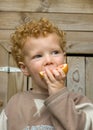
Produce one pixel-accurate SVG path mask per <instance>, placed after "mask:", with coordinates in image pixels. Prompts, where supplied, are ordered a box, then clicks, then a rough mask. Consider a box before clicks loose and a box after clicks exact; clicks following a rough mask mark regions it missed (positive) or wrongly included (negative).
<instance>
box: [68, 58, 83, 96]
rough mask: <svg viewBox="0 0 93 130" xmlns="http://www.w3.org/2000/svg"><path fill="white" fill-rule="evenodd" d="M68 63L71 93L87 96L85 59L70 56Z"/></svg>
mask: <svg viewBox="0 0 93 130" xmlns="http://www.w3.org/2000/svg"><path fill="white" fill-rule="evenodd" d="M67 63H68V65H69V71H68V74H67V87H68V88H69V90H70V91H74V92H79V93H81V94H85V58H84V57H74V56H73V57H71V56H68V57H67Z"/></svg>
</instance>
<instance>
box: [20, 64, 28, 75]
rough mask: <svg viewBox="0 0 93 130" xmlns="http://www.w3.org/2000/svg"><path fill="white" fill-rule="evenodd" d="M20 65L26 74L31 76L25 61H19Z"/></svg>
mask: <svg viewBox="0 0 93 130" xmlns="http://www.w3.org/2000/svg"><path fill="white" fill-rule="evenodd" d="M19 67H20V69H21V71H22V72H23V74H24V75H25V76H29V72H28V68H27V67H26V65H25V64H24V63H23V62H19Z"/></svg>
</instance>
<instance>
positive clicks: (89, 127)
mask: <svg viewBox="0 0 93 130" xmlns="http://www.w3.org/2000/svg"><path fill="white" fill-rule="evenodd" d="M0 130H93V104H92V103H91V102H90V101H89V100H88V99H87V97H85V96H83V95H79V94H77V93H73V92H69V91H68V90H67V88H64V89H62V90H61V91H60V92H58V93H56V94H54V95H52V96H50V97H48V95H41V94H34V93H32V92H31V91H29V92H23V93H18V94H16V95H15V96H13V97H12V98H11V100H10V101H9V103H8V104H7V107H6V108H5V110H4V111H2V113H1V116H0Z"/></svg>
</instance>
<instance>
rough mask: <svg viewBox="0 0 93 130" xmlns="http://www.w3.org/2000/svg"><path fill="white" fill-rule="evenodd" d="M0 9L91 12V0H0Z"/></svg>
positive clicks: (92, 5) (92, 8)
mask: <svg viewBox="0 0 93 130" xmlns="http://www.w3.org/2000/svg"><path fill="white" fill-rule="evenodd" d="M0 10H1V11H22V12H24V11H25V12H27V11H31V12H72V13H75V12H76V13H77V12H78V13H92V12H93V1H92V0H78V1H77V0H57V1H56V0H25V1H23V0H9V1H7V0H0Z"/></svg>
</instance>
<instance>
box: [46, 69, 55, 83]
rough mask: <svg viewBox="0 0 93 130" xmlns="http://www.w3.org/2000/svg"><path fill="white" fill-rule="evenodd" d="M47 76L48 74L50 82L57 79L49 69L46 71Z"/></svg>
mask: <svg viewBox="0 0 93 130" xmlns="http://www.w3.org/2000/svg"><path fill="white" fill-rule="evenodd" d="M46 74H47V77H48V79H49V80H50V82H55V77H54V75H53V73H52V72H51V71H50V70H49V69H46Z"/></svg>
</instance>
